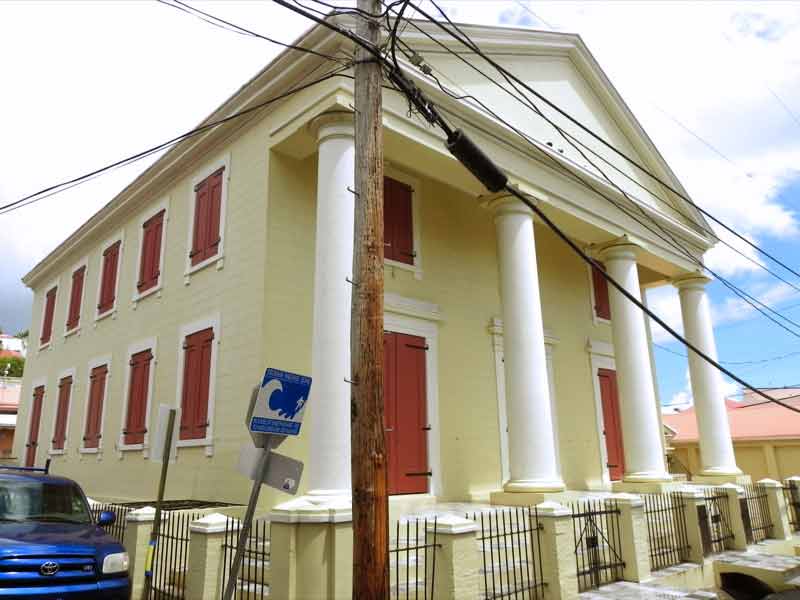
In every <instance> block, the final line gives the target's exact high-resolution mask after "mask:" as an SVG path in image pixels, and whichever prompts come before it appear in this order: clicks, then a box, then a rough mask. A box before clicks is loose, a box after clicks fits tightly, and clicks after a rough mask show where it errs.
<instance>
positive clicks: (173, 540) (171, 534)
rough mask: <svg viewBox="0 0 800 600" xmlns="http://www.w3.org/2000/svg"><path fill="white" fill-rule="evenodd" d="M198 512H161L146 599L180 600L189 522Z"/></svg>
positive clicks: (185, 568) (183, 584) (184, 587)
mask: <svg viewBox="0 0 800 600" xmlns="http://www.w3.org/2000/svg"><path fill="white" fill-rule="evenodd" d="M202 516H203V515H202V514H201V513H188V512H180V511H178V512H164V513H163V515H162V520H161V527H160V531H159V532H158V539H157V542H156V550H155V553H154V554H153V566H152V570H153V578H152V586H151V587H150V594H149V595H148V598H147V600H184V599H185V598H186V595H185V594H186V570H187V567H188V564H189V524H190V523H191V522H192V521H195V520H197V519H199V518H201V517H202Z"/></svg>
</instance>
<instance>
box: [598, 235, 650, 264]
mask: <svg viewBox="0 0 800 600" xmlns="http://www.w3.org/2000/svg"><path fill="white" fill-rule="evenodd" d="M641 249H642V246H641V244H639V243H638V242H637V241H636V240H634V239H633V238H631V237H630V236H628V235H623V236H621V237H618V238H616V239H614V240H611V241H610V242H605V243H602V244H597V245H595V246H593V247H592V248H591V253H592V255H593V256H596V257H597V258H598V259H600V260H603V261H605V260H607V259H614V258H628V259H631V260H636V257H637V256H638V254H639V251H640V250H641Z"/></svg>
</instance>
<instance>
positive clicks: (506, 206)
mask: <svg viewBox="0 0 800 600" xmlns="http://www.w3.org/2000/svg"><path fill="white" fill-rule="evenodd" d="M479 199H480V200H481V206H482V207H483V208H485V209H487V210H490V211H492V213H494V216H495V217H499V216H501V215H510V214H514V213H518V214H522V215H528V216H530V217H531V218H533V211H532V210H531V209H530V208H528V207H527V206H525V205H524V204H523V203H522V201H521V200H520V199H519V198H517V197H515V196H512V195H510V194H509V193H508V192H497V193H495V194H488V195H486V196H480V198H479Z"/></svg>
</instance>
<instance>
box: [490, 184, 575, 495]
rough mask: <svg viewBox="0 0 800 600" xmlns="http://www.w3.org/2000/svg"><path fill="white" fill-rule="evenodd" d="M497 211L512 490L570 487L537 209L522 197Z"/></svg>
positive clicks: (500, 203)
mask: <svg viewBox="0 0 800 600" xmlns="http://www.w3.org/2000/svg"><path fill="white" fill-rule="evenodd" d="M490 206H491V208H493V209H494V213H495V218H494V222H495V227H496V230H497V248H498V256H499V261H500V296H501V301H502V306H503V347H504V357H505V380H506V406H507V408H508V446H509V471H510V474H511V479H510V480H509V481H508V482H507V483H506V484H505V486H504V489H505V491H507V492H548V491H560V490H563V489H564V483H563V481H562V480H561V474H560V473H559V471H558V461H557V459H556V439H555V432H554V430H553V417H552V413H551V407H550V388H549V385H548V379H547V357H546V354H545V347H544V328H543V326H542V307H541V300H540V298H539V273H538V271H537V267H536V244H535V240H534V237H533V213H532V212H531V210H530V209H528V208H527V207H526V206H525V205H523V204H522V203H521V202H520V201H519V200H516V199H515V198H510V197H503V198H498V199H496V200H493V201H492V202H491V204H490Z"/></svg>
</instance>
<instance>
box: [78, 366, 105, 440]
mask: <svg viewBox="0 0 800 600" xmlns="http://www.w3.org/2000/svg"><path fill="white" fill-rule="evenodd" d="M107 376H108V365H101V366H99V367H95V368H94V369H92V374H91V375H90V377H89V406H88V408H87V411H88V412H87V415H86V430H85V432H84V435H83V446H84V448H97V447H98V446H99V445H100V438H101V437H102V434H101V428H102V420H103V396H104V395H105V392H106V377H107Z"/></svg>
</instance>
